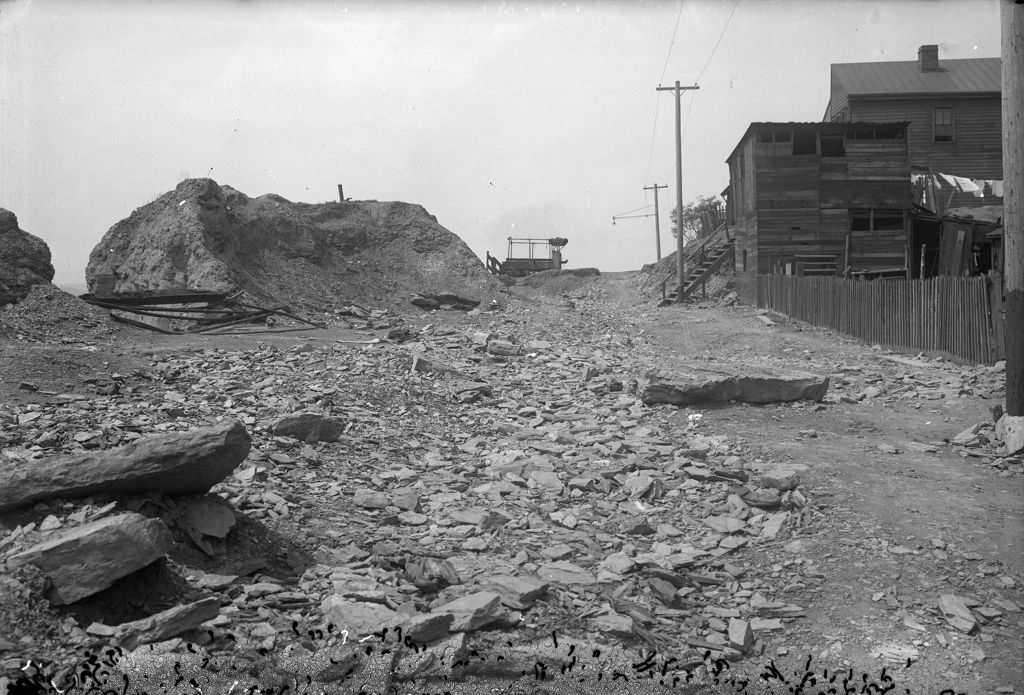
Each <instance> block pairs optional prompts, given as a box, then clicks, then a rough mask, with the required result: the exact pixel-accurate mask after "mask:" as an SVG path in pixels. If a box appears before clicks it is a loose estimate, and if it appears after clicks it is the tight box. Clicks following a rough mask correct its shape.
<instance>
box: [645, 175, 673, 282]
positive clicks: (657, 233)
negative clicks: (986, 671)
mask: <svg viewBox="0 0 1024 695" xmlns="http://www.w3.org/2000/svg"><path fill="white" fill-rule="evenodd" d="M659 188H668V186H667V185H665V186H659V185H658V184H656V183H655V184H652V185H650V186H644V190H645V191H654V243H655V245H656V246H657V252H658V260H659V261H660V260H661V214H660V213H659V212H658V189H659ZM663 289H664V288H663ZM662 299H664V297H662Z"/></svg>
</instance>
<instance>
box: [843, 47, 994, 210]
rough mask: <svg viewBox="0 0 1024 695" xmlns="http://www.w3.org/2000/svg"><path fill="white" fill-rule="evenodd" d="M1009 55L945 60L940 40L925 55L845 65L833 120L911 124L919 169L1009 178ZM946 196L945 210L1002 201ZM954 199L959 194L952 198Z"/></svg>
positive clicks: (913, 160)
mask: <svg viewBox="0 0 1024 695" xmlns="http://www.w3.org/2000/svg"><path fill="white" fill-rule="evenodd" d="M1000 70H1001V60H1000V59H999V58H967V59H955V60H941V61H940V60H939V47H938V46H937V45H928V46H921V47H920V49H919V50H918V57H917V60H908V61H887V62H871V63H838V64H833V65H832V67H831V95H830V99H829V103H828V107H827V108H826V111H825V117H824V119H823V120H825V121H833V122H834V121H843V122H851V121H881V122H895V121H907V122H908V123H909V125H908V127H907V152H908V154H909V157H910V164H911V168H912V169H913V170H914V171H915V172H919V173H928V172H933V173H935V174H938V173H944V174H949V175H954V176H960V177H965V178H969V179H992V180H1002V178H1003V163H1002V162H1003V160H1002V156H1003V155H1002V105H1001V95H1002V86H1001V82H1000V80H1001V77H1000V75H1001V72H1000ZM989 193H990V194H989V195H986V196H984V197H977V196H974V195H972V194H970V193H955V192H954V189H953V188H952V187H949V188H946V189H945V191H944V192H943V194H941V195H940V198H941V200H940V203H941V207H944V208H945V207H977V206H983V205H993V204H997V205H998V204H1002V199H1001V198H1000V197H996V196H994V195H992V194H991V192H989ZM950 196H952V197H950Z"/></svg>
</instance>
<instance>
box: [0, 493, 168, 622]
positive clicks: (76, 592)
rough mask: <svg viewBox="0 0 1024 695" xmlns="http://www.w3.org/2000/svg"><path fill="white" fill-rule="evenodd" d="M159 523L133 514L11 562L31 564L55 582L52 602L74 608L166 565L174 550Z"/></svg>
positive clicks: (62, 536)
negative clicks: (119, 583)
mask: <svg viewBox="0 0 1024 695" xmlns="http://www.w3.org/2000/svg"><path fill="white" fill-rule="evenodd" d="M173 542H174V541H173V539H172V537H171V532H170V531H169V530H168V529H167V527H166V526H164V523H163V522H162V521H160V520H159V519H147V518H146V517H144V516H142V515H141V514H136V513H134V512H129V513H125V514H117V515H114V516H108V517H103V518H102V519H98V520H96V521H93V522H90V523H87V524H83V525H81V526H77V527H75V528H72V529H70V530H67V531H64V532H62V533H58V534H55V535H54V536H53V537H52V538H50V539H49V540H46V541H43V542H42V543H39V544H37V545H34V546H32V547H31V548H28V549H27V550H23V551H21V552H19V553H15V554H14V555H12V556H11V557H10V558H8V562H10V563H12V564H14V565H15V566H18V565H23V564H31V565H35V566H36V567H38V568H39V569H40V570H42V572H43V573H44V574H45V575H46V576H47V577H48V578H49V580H50V584H51V590H50V596H49V599H50V602H51V603H53V604H54V605H65V604H69V603H74V602H75V601H78V600H81V599H83V598H85V597H87V596H91V595H93V594H95V593H98V592H100V591H103V590H104V589H106V588H107V587H109V586H110V585H112V584H113V583H114V582H115V581H117V580H118V579H120V578H121V577H125V576H127V575H129V574H131V573H132V572H135V571H136V570H139V569H142V568H143V567H145V566H146V565H149V564H150V563H152V562H155V561H156V560H158V559H160V558H161V557H162V556H163V555H164V554H165V553H166V552H167V551H168V550H170V548H171V545H172V544H173Z"/></svg>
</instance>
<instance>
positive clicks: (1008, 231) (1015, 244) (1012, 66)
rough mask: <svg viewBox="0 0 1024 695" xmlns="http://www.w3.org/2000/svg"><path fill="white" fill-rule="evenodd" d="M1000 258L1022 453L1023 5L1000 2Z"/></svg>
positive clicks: (1014, 441) (1017, 445)
mask: <svg viewBox="0 0 1024 695" xmlns="http://www.w3.org/2000/svg"><path fill="white" fill-rule="evenodd" d="M1000 4H1001V10H1002V12H1001V17H1000V19H1001V25H1002V57H1003V188H1004V191H1003V238H1004V240H1005V241H1004V247H1005V253H1004V254H1003V257H1004V261H1003V263H1004V264H1005V276H1006V334H1005V335H1006V337H1005V340H1006V415H1007V418H1006V422H1005V425H1006V427H1005V437H1004V441H1005V443H1006V448H1007V449H1008V450H1009V452H1010V453H1013V452H1014V451H1017V450H1019V449H1021V448H1024V168H1021V158H1022V157H1024V123H1022V122H1021V119H1022V117H1024V113H1022V112H1024V107H1022V106H1021V101H1022V100H1024V66H1022V63H1024V4H1020V3H1018V2H1014V0H1002V1H1001V3H1000Z"/></svg>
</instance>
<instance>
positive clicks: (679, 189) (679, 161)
mask: <svg viewBox="0 0 1024 695" xmlns="http://www.w3.org/2000/svg"><path fill="white" fill-rule="evenodd" d="M681 94H682V92H680V91H679V80H676V273H677V276H678V277H677V283H676V302H677V303H679V302H682V301H683V287H684V286H685V284H686V277H685V276H684V275H683V270H684V268H683V245H684V243H683V125H682V116H681V113H682V111H681V109H680V105H679V102H681V101H682V99H681V98H680V95H681Z"/></svg>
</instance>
